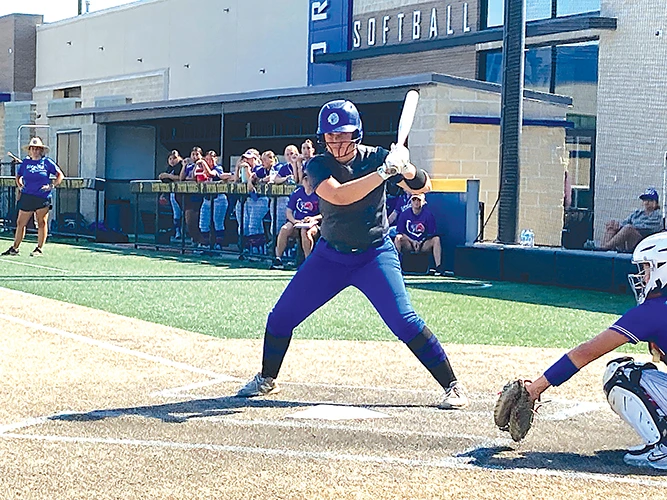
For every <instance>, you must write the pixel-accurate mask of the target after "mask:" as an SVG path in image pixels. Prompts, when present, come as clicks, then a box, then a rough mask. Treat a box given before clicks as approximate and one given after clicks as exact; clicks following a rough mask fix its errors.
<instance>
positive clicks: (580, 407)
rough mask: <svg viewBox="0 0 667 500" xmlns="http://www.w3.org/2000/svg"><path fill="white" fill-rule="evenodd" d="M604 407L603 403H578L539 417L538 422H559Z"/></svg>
mask: <svg viewBox="0 0 667 500" xmlns="http://www.w3.org/2000/svg"><path fill="white" fill-rule="evenodd" d="M605 406H606V405H605V404H603V403H592V402H580V403H577V404H576V405H574V406H572V407H570V408H564V409H562V410H559V411H557V412H555V413H552V414H545V415H542V416H540V420H550V421H556V422H557V421H561V420H567V419H569V418H572V417H576V416H578V415H583V414H585V413H593V412H596V411H599V410H601V409H602V408H604V407H605Z"/></svg>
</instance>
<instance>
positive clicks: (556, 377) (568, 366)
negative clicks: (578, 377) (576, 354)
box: [544, 354, 579, 386]
mask: <svg viewBox="0 0 667 500" xmlns="http://www.w3.org/2000/svg"><path fill="white" fill-rule="evenodd" d="M578 371H579V368H577V367H576V366H574V363H573V362H572V360H571V359H570V357H569V356H568V355H567V354H565V355H563V357H562V358H560V359H559V360H558V361H556V362H555V363H554V364H553V365H551V366H550V367H549V368H548V369H547V371H545V372H544V377H545V378H546V379H547V380H548V381H549V383H550V384H551V385H553V386H559V385H561V384H563V383H565V382H567V381H568V380H570V379H571V378H572V376H573V375H574V374H575V373H577V372H578Z"/></svg>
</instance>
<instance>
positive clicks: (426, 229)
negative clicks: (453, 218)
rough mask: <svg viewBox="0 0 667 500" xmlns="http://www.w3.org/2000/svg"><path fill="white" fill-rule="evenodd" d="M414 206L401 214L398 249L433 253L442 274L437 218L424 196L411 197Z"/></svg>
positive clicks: (398, 229)
mask: <svg viewBox="0 0 667 500" xmlns="http://www.w3.org/2000/svg"><path fill="white" fill-rule="evenodd" d="M410 202H411V203H412V206H411V207H410V209H409V210H405V211H403V212H401V215H399V216H398V222H397V223H396V230H397V234H396V239H395V242H394V243H395V245H396V249H397V250H398V251H399V252H400V253H404V252H412V253H433V260H434V261H435V270H436V273H438V274H441V273H442V247H441V245H440V237H439V236H438V235H437V234H435V232H436V225H435V217H433V214H432V213H431V212H430V211H429V209H428V208H426V207H425V206H424V205H426V197H425V196H424V194H423V193H422V194H413V195H412V196H411V197H410Z"/></svg>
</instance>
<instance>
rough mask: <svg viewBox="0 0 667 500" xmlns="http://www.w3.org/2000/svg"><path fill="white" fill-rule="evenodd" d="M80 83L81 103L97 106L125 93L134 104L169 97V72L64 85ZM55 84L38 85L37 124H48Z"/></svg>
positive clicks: (67, 85)
mask: <svg viewBox="0 0 667 500" xmlns="http://www.w3.org/2000/svg"><path fill="white" fill-rule="evenodd" d="M73 86H81V106H82V107H84V108H89V107H93V106H95V99H96V98H99V97H107V96H123V97H125V98H127V99H131V102H132V103H139V102H149V101H163V100H165V99H166V98H167V91H168V76H167V71H166V70H165V71H159V72H155V73H151V74H148V75H127V76H123V77H119V78H114V79H107V80H101V81H84V82H68V83H67V84H64V85H63V87H73ZM54 90H55V88H54V87H48V88H37V89H35V91H34V92H33V97H34V101H35V102H36V103H37V112H38V114H39V115H40V118H39V119H38V123H47V122H48V119H47V108H48V103H49V101H51V100H52V99H53V98H54V95H53V93H54Z"/></svg>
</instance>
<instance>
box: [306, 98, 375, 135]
mask: <svg viewBox="0 0 667 500" xmlns="http://www.w3.org/2000/svg"><path fill="white" fill-rule="evenodd" d="M337 132H352V140H353V141H354V142H357V143H359V142H361V138H362V137H363V135H364V129H363V126H362V124H361V116H360V115H359V110H358V109H357V107H356V106H355V105H354V104H353V103H351V102H350V101H346V100H343V99H339V100H336V101H329V102H328V103H326V104H325V105H324V106H322V109H320V114H319V117H318V119H317V139H318V141H320V142H321V143H322V142H323V138H324V134H334V133H337Z"/></svg>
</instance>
